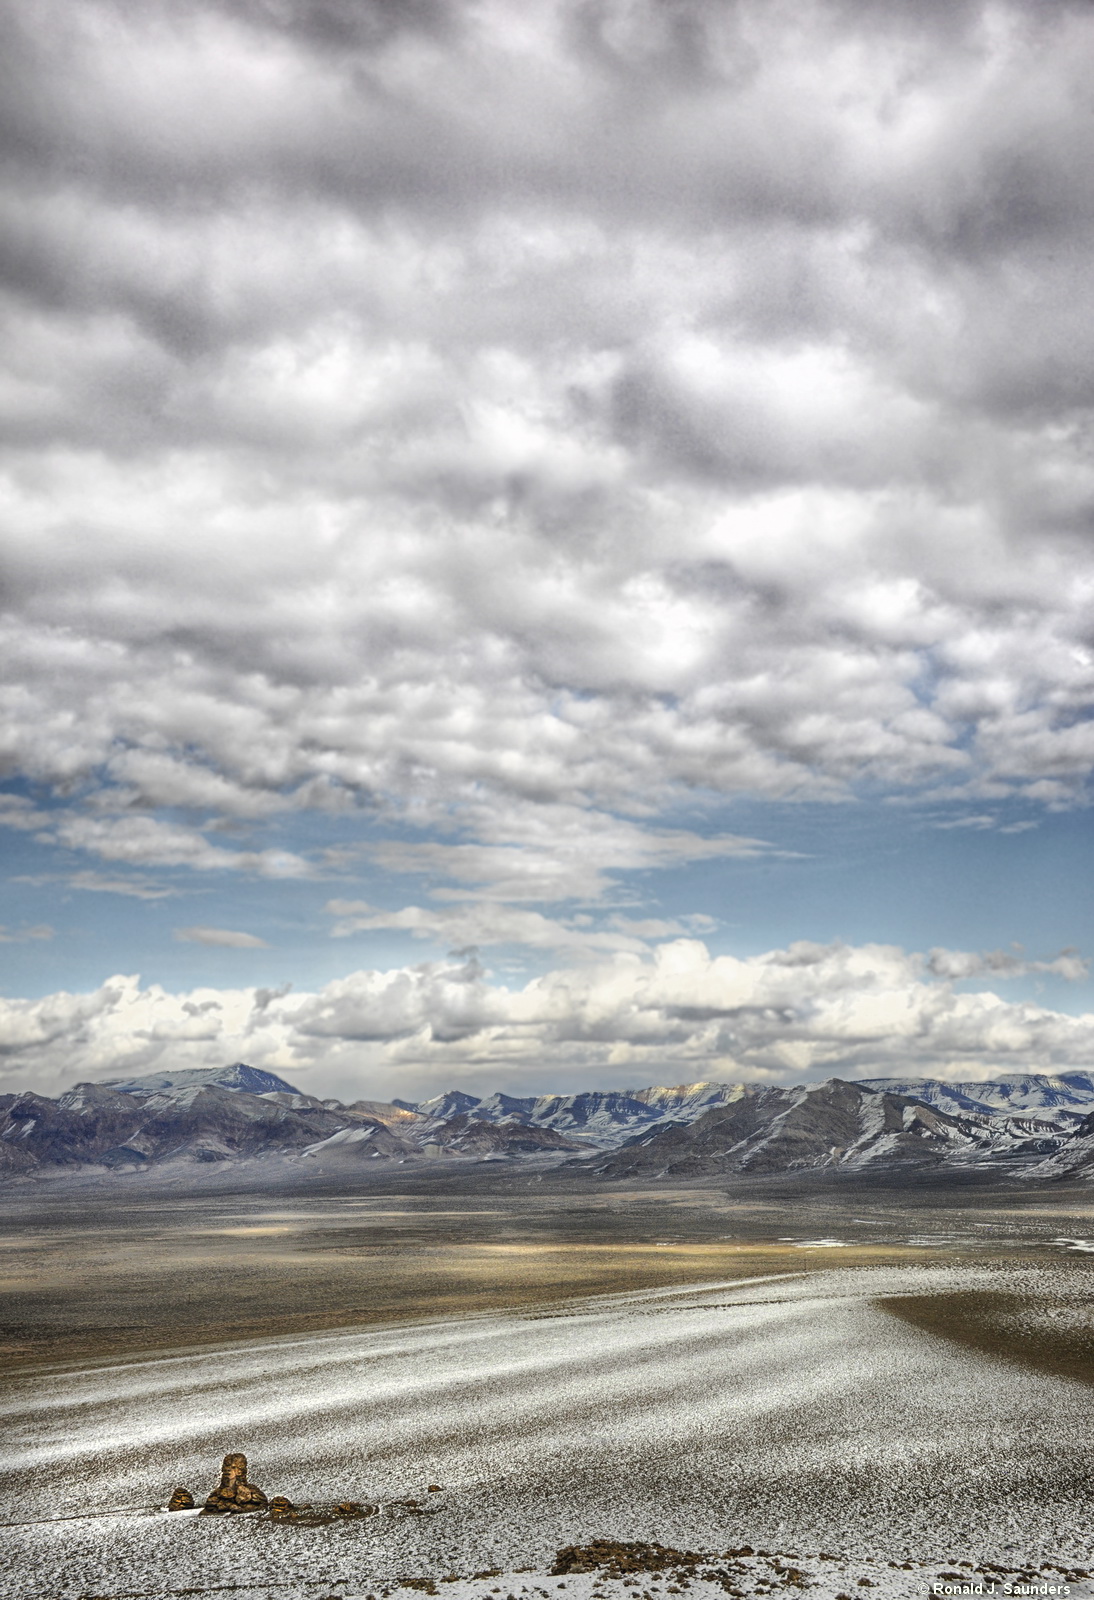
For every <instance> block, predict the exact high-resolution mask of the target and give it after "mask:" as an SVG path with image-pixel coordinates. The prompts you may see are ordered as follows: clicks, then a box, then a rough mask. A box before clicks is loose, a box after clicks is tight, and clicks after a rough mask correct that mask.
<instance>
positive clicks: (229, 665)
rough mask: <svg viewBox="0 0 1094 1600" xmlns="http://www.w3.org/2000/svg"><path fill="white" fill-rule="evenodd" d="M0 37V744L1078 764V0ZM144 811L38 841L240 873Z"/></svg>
mask: <svg viewBox="0 0 1094 1600" xmlns="http://www.w3.org/2000/svg"><path fill="white" fill-rule="evenodd" d="M3 26H4V30H5V39H4V45H5V57H6V59H7V61H8V62H9V71H10V81H9V89H10V93H9V94H8V95H7V96H6V106H5V113H4V115H5V119H6V131H7V147H8V149H9V151H10V153H11V158H10V163H9V167H8V169H7V187H6V190H5V192H4V194H3V197H2V200H0V204H2V208H3V223H4V227H3V233H4V238H5V241H6V242H5V246H4V257H3V261H2V262H0V269H2V271H3V274H4V276H3V300H2V303H0V315H2V317H3V319H4V328H5V348H6V349H7V351H8V367H7V374H6V378H5V389H4V407H5V417H6V420H7V424H8V427H7V437H8V440H9V443H8V445H7V446H6V450H5V454H4V458H3V465H4V468H5V471H6V475H7V489H6V507H7V517H8V526H7V530H6V548H7V562H8V572H7V594H8V597H9V599H8V606H9V609H8V612H7V614H6V616H5V618H4V621H3V629H4V632H3V638H2V640H0V648H3V651H4V654H5V659H6V661H7V662H8V663H9V668H10V669H11V670H10V671H9V677H8V683H9V687H8V688H7V689H6V690H5V691H4V699H3V711H4V718H3V721H4V726H5V730H6V732H5V734H4V740H5V744H4V749H3V759H4V761H5V762H6V764H7V766H6V770H8V771H10V772H12V773H17V774H22V775H24V776H26V777H29V778H31V779H32V780H36V781H42V782H44V783H47V784H53V785H57V786H59V787H60V788H62V789H63V788H65V787H66V786H67V787H69V788H71V787H72V786H74V785H75V786H80V785H92V786H105V788H106V789H107V790H108V791H109V792H110V793H111V794H112V795H113V797H114V801H115V802H116V803H117V804H119V805H121V804H130V805H139V806H146V807H166V808H172V807H176V808H177V807H182V808H191V809H194V808H196V809H199V810H207V811H209V812H213V813H215V814H216V815H217V816H231V817H238V818H249V819H252V820H253V821H255V822H256V823H257V822H261V821H263V820H265V819H269V818H271V817H272V816H273V815H275V814H277V813H280V812H281V811H282V810H283V809H285V808H286V807H289V808H291V807H293V806H331V807H335V808H337V807H339V806H343V805H350V806H352V805H356V804H362V803H364V804H366V805H374V804H380V803H382V804H386V805H393V806H395V807H397V808H399V807H404V806H408V805H409V806H410V807H411V808H413V807H414V806H415V805H418V804H422V805H425V806H427V807H428V806H431V805H432V806H435V807H436V808H437V809H438V810H443V809H444V808H446V807H449V808H450V807H451V806H452V805H454V804H459V803H462V802H467V803H468V804H474V803H475V801H476V797H479V796H481V795H482V794H483V793H489V794H492V795H494V796H497V797H501V800H502V801H511V802H512V803H513V804H515V805H518V806H519V805H521V804H524V803H531V804H540V803H550V804H558V805H563V806H566V805H570V806H576V807H583V808H589V807H593V808H598V809H600V810H602V811H608V812H611V811H624V812H628V813H631V812H634V810H635V808H637V809H638V810H639V811H641V810H643V809H644V810H645V813H646V814H647V815H655V814H657V813H658V811H659V809H660V808H661V807H662V806H663V805H665V804H666V803H668V802H669V801H670V799H671V798H672V796H674V795H676V794H678V793H679V792H681V791H702V792H703V793H714V794H719V795H731V794H737V793H741V792H748V793H755V794H760V795H767V796H776V797H781V796H790V797H793V796H813V797H818V798H827V799H839V798H841V797H844V796H846V795H847V794H848V793H849V792H850V791H851V790H852V789H853V788H854V786H855V785H856V784H858V783H861V782H867V783H869V784H872V785H875V786H876V785H880V786H882V787H884V788H888V789H895V790H901V789H903V788H905V787H907V786H909V785H910V786H913V787H914V786H922V785H928V786H934V789H935V791H936V792H939V793H942V792H948V793H951V794H958V795H963V796H967V795H972V796H976V795H980V796H982V797H984V798H985V799H988V800H991V799H998V798H1001V797H1006V796H1008V795H1014V794H1026V795H1028V796H1029V797H1030V799H1031V800H1032V801H1034V802H1035V803H1040V804H1046V805H1048V806H1050V807H1061V806H1067V805H1069V804H1073V803H1074V802H1075V801H1076V800H1077V799H1078V798H1081V796H1082V795H1083V793H1084V786H1085V783H1086V780H1087V776H1088V774H1089V771H1090V768H1091V762H1092V760H1094V724H1092V723H1091V721H1090V707H1091V703H1092V699H1094V656H1092V655H1091V651H1090V645H1089V638H1090V627H1089V624H1090V608H1091V602H1092V597H1094V558H1092V557H1091V554H1090V551H1089V548H1088V543H1087V541H1086V539H1085V529H1086V526H1087V523H1088V520H1089V515H1090V507H1091V503H1092V496H1094V479H1092V476H1091V469H1090V462H1089V455H1088V452H1087V449H1086V442H1085V441H1086V430H1087V419H1088V417H1089V412H1090V407H1091V404H1092V402H1094V395H1092V393H1091V378H1090V374H1091V371H1092V370H1094V362H1092V360H1091V356H1092V354H1094V319H1092V318H1091V316H1090V313H1089V307H1088V296H1087V295H1086V293H1085V287H1086V277H1087V267H1088V261H1089V254H1090V248H1091V242H1092V241H1091V227H1092V221H1091V219H1092V217H1094V210H1092V208H1091V204H1090V200H1091V194H1090V189H1091V179H1090V177H1089V166H1090V164H1089V162H1088V161H1086V160H1085V159H1084V158H1085V153H1086V147H1087V142H1088V128H1087V120H1086V85H1087V83H1088V81H1089V76H1090V71H1091V69H1092V67H1094V17H1092V15H1091V13H1090V11H1089V10H1088V9H1087V8H1083V7H1078V6H1075V5H1070V4H1063V3H1045V0H1038V3H1037V4H1036V5H1033V4H1032V3H1031V0H994V3H991V4H987V3H983V4H980V3H969V4H962V5H956V6H950V7H938V6H922V7H914V8H913V7H906V6H890V5H883V4H881V3H877V4H873V3H871V4H864V5H861V6H855V7H848V6H845V5H840V4H837V3H835V0H807V3H805V4H802V5H800V6H795V7H793V8H791V9H787V8H785V7H781V6H771V5H769V4H767V3H766V0H740V3H738V4H734V5H722V4H714V3H710V0H682V3H681V4H680V5H677V6H674V7H672V8H668V9H666V8H665V7H664V6H662V5H659V4H656V3H654V0H636V3H627V4H623V3H621V0H593V3H589V4H586V3H582V4H576V3H570V0H533V3H530V4H528V5H526V6H522V7H521V14H520V18H519V20H518V19H517V18H516V17H515V15H514V12H513V8H512V6H511V5H509V4H507V3H505V0H495V3H487V4H477V5H474V6H472V5H470V4H463V3H457V4H453V5H446V6H443V7H438V6H434V5H432V4H428V3H422V4H415V5H409V6H405V7H399V8H392V7H390V6H387V5H382V4H379V3H378V0H377V3H372V0H366V3H362V4H358V3H352V4H351V3H350V0H329V3H325V4H324V5H323V6H321V7H319V6H313V5H309V4H305V3H304V0H287V3H286V4H284V5H279V6H277V7H270V6H265V5H259V4H257V3H255V4H251V3H248V0H201V3H199V4H195V5H192V6H188V7H187V8H186V12H185V16H181V15H180V14H179V12H178V8H177V7H170V6H167V5H166V4H162V3H153V4H149V5H145V6H141V7H139V8H134V7H132V6H129V5H125V4H123V3H122V0H94V3H93V4H90V5H87V6H84V7H81V8H80V9H79V11H78V12H77V13H75V14H74V13H73V11H72V8H71V7H69V6H66V5H63V4H62V3H61V0H41V3H40V4H37V5H35V6H34V7H32V8H28V7H22V8H18V9H9V12H8V14H7V16H6V18H5V20H4V24H3ZM199 106H200V113H201V114H200V116H196V115H195V114H194V112H195V108H196V107H199ZM18 816H19V808H18V807H15V808H13V809H12V811H11V813H10V814H9V816H8V820H9V822H11V821H12V820H15V821H16V822H18ZM139 820H140V819H138V822H139ZM123 824H124V825H123ZM165 826H171V827H173V828H175V829H176V831H175V833H174V836H173V839H168V838H166V837H163V836H161V837H160V838H159V839H158V841H157V840H154V839H153V838H152V836H151V834H150V833H149V832H148V831H147V830H146V829H144V827H143V823H140V825H139V826H138V825H137V822H134V821H133V820H131V819H128V818H126V819H121V820H119V819H113V820H111V819H107V820H104V819H102V818H96V817H95V816H91V817H90V818H85V817H82V816H81V817H79V818H76V819H74V820H72V821H70V822H68V823H66V824H64V825H63V826H58V828H57V830H56V837H57V838H58V840H60V841H61V842H63V843H65V844H66V846H68V847H72V848H80V849H85V848H86V849H90V850H92V851H94V852H97V853H99V854H100V855H102V856H103V858H104V859H107V860H111V861H120V860H129V861H134V862H148V863H152V862H155V863H157V864H178V865H184V866H191V867H194V868H196V869H198V870H204V869H206V868H216V867H222V866H223V867H229V866H231V867H242V868H250V867H252V866H254V862H253V861H252V858H251V855H250V854H249V853H248V852H233V851H230V850H221V849H220V847H218V846H214V845H212V844H210V843H208V842H205V843H204V844H203V843H200V842H198V841H195V840H193V839H191V840H187V839H185V838H184V837H183V836H182V835H181V834H180V833H179V832H178V825H176V824H173V823H172V824H165ZM255 860H257V862H258V865H257V866H254V870H259V871H264V870H267V868H266V867H265V866H264V865H263V864H262V863H263V862H264V861H266V860H267V858H266V857H265V856H264V855H263V853H262V852H261V851H259V852H258V853H257V856H256V857H255ZM271 870H274V871H278V870H281V869H280V868H279V867H277V866H276V865H274V866H273V867H272V868H271Z"/></svg>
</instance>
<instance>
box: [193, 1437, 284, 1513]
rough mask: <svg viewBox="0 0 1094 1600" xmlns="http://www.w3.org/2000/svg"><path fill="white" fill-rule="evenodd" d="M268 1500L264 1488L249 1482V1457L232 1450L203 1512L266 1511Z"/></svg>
mask: <svg viewBox="0 0 1094 1600" xmlns="http://www.w3.org/2000/svg"><path fill="white" fill-rule="evenodd" d="M267 1504H268V1502H267V1500H266V1496H265V1495H264V1494H263V1493H262V1490H261V1489H259V1488H257V1487H256V1486H255V1485H254V1484H253V1483H248V1482H247V1457H246V1456H244V1455H240V1454H239V1453H238V1452H237V1451H232V1452H231V1453H230V1454H229V1455H226V1456H225V1457H224V1461H223V1463H222V1464H221V1469H220V1484H219V1486H218V1487H217V1488H216V1489H214V1490H213V1492H212V1494H211V1495H210V1496H209V1498H208V1499H207V1500H206V1502H205V1505H204V1506H203V1508H202V1510H203V1513H210V1514H212V1513H215V1512H222V1511H264V1510H265V1509H266V1506H267Z"/></svg>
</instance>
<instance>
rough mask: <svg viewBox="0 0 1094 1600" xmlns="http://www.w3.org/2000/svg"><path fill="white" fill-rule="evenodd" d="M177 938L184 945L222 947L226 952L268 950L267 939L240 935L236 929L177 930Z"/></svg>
mask: <svg viewBox="0 0 1094 1600" xmlns="http://www.w3.org/2000/svg"><path fill="white" fill-rule="evenodd" d="M175 938H176V939H180V940H181V941H182V942H183V943H184V944H205V945H212V946H218V945H219V946H221V947H223V948H224V949H226V950H268V949H269V948H270V947H269V945H268V944H267V943H266V941H265V939H260V938H258V936H257V935H256V934H253V933H239V932H237V931H236V930H235V929H234V928H176V929H175Z"/></svg>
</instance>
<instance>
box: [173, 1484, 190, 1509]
mask: <svg viewBox="0 0 1094 1600" xmlns="http://www.w3.org/2000/svg"><path fill="white" fill-rule="evenodd" d="M167 1509H168V1511H193V1509H194V1497H193V1495H192V1494H191V1493H190V1491H189V1489H176V1490H175V1492H174V1493H173V1494H172V1496H171V1498H170V1500H168V1502H167Z"/></svg>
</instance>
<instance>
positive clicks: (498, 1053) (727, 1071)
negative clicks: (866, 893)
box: [0, 938, 1094, 1097]
mask: <svg viewBox="0 0 1094 1600" xmlns="http://www.w3.org/2000/svg"><path fill="white" fill-rule="evenodd" d="M1082 970H1084V964H1083V963H1081V962H1079V961H1078V960H1077V959H1076V958H1072V957H1070V956H1065V957H1062V958H1061V957H1057V958H1055V959H1054V960H1052V961H1046V962H1027V963H1024V964H1020V965H1016V964H1013V963H1012V958H1010V957H1000V956H999V955H998V954H989V955H988V956H984V957H972V956H969V955H967V954H965V953H962V952H943V951H932V952H930V954H929V956H923V955H918V954H914V953H908V952H905V951H903V950H901V949H899V948H898V947H895V946H890V945H864V946H857V947H856V946H847V945H838V944H837V945H816V944H808V943H803V942H799V943H796V944H793V945H790V946H788V947H786V948H785V949H781V950H773V951H769V952H767V953H766V954H764V955H760V956H754V957H751V958H749V959H747V960H745V959H738V958H735V957H731V956H712V955H711V954H710V953H709V951H708V950H707V948H706V946H705V945H704V944H703V943H702V942H701V941H700V940H698V939H688V938H676V939H672V940H670V941H668V942H666V943H663V944H661V945H660V946H658V948H657V949H656V950H654V951H653V952H649V951H646V952H641V953H640V952H635V951H624V952H616V953H614V954H612V955H610V956H609V957H607V958H604V957H602V958H601V959H600V960H599V961H595V960H593V961H590V960H588V959H586V960H583V961H582V963H581V965H580V966H571V967H563V968H558V969H555V970H553V971H551V972H548V973H547V974H545V975H544V976H542V977H540V978H537V979H535V980H533V981H532V982H529V983H526V984H524V985H523V986H521V987H519V988H510V987H507V986H506V985H504V984H502V983H500V982H498V981H497V980H496V979H494V978H492V977H491V975H490V974H489V973H488V972H486V971H485V970H484V969H483V968H482V967H481V966H480V965H479V963H478V961H477V960H475V959H474V958H473V957H469V956H460V957H451V958H449V959H448V960H446V961H442V962H425V963H422V964H420V965H417V966H410V967H402V968H396V969H394V970H391V971H383V972H381V971H369V970H365V971H360V972H355V973H351V974H350V975H349V976H348V977H345V978H340V979H337V980H335V981H334V982H331V983H328V984H327V985H325V986H324V987H323V988H322V989H320V990H318V991H317V992H314V993H305V994H296V993H292V992H290V991H289V990H288V989H287V988H286V989H282V990H277V991H273V990H268V989H240V990H217V989H210V988H205V989H198V990H194V991H192V992H190V993H187V994H172V993H170V992H168V991H166V990H164V989H163V988H161V987H160V986H158V985H155V984H153V985H149V986H147V987H142V986H141V984H140V980H139V979H138V978H135V977H128V978H126V977H118V978H111V979H110V980H109V982H108V983H106V984H104V985H103V987H102V988H101V989H99V990H98V991H96V992H95V993H94V994H90V995H71V994H55V995H50V996H47V997H46V998H44V999H40V1000H7V1001H0V1054H2V1055H3V1057H4V1059H5V1061H6V1065H7V1073H6V1081H7V1082H8V1083H9V1084H10V1085H12V1086H18V1087H22V1086H35V1087H38V1088H39V1089H41V1090H44V1091H47V1092H48V1091H49V1090H51V1089H52V1090H56V1089H57V1088H58V1087H59V1086H60V1085H62V1084H65V1083H68V1082H71V1081H73V1080H74V1079H76V1078H80V1077H92V1078H94V1077H106V1076H109V1075H113V1076H117V1075H119V1074H121V1073H131V1072H138V1071H151V1070H152V1069H153V1068H155V1067H161V1066H166V1065H172V1066H176V1067H180V1066H192V1065H217V1064H222V1063H223V1062H226V1061H228V1060H234V1059H239V1058H242V1059H245V1060H248V1061H251V1062H252V1063H253V1064H255V1065H258V1066H264V1067H268V1068H270V1069H271V1070H274V1071H277V1072H280V1073H283V1074H285V1075H286V1076H287V1077H289V1078H290V1080H291V1079H294V1078H295V1079H298V1080H299V1081H300V1082H301V1083H302V1084H306V1085H307V1086H309V1087H311V1088H316V1089H320V1090H322V1091H324V1092H326V1091H330V1092H335V1093H344V1094H346V1095H349V1096H351V1097H352V1096H353V1095H361V1094H373V1095H397V1094H401V1095H403V1096H411V1097H413V1096H416V1095H423V1094H426V1093H429V1092H433V1091H434V1090H437V1089H440V1088H444V1087H446V1086H450V1085H453V1084H458V1083H467V1084H471V1085H473V1086H476V1087H478V1088H482V1089H487V1088H496V1087H498V1086H499V1084H500V1085H502V1086H504V1087H508V1088H510V1089H518V1090H519V1089H522V1088H523V1089H528V1090H535V1091H541V1090H550V1089H552V1088H559V1089H566V1088H576V1087H579V1086H583V1087H589V1086H590V1085H592V1084H603V1085H605V1086H611V1085H615V1086H617V1087H618V1086H622V1085H624V1084H626V1083H632V1084H633V1083H635V1082H638V1081H651V1082H652V1081H673V1082H675V1081H678V1080H681V1079H684V1078H688V1079H694V1078H698V1077H715V1078H728V1079H741V1078H745V1079H753V1080H759V1081H765V1082H779V1083H787V1082H797V1081H800V1080H805V1079H815V1078H820V1077H827V1076H830V1075H839V1076H844V1077H875V1076H886V1075H909V1074H910V1075H925V1076H937V1077H943V1078H950V1079H954V1078H963V1077H966V1078H977V1077H988V1076H991V1075H994V1074H997V1073H999V1072H1016V1071H1017V1072H1020V1071H1040V1072H1045V1071H1055V1070H1063V1069H1066V1068H1068V1067H1077V1066H1083V1067H1085V1066H1089V1064H1090V1061H1091V1059H1092V1058H1094V1016H1090V1015H1079V1016H1072V1015H1069V1014H1067V1013H1063V1012H1058V1011H1053V1010H1051V1009H1049V1008H1047V1007H1044V1006H1042V1005H1039V1004H1035V1003H1032V1002H1030V1001H1025V1000H1023V1001H1013V1002H1011V1001H1006V1000H1004V999H1002V998H1001V997H1000V996H999V995H998V994H997V993H996V992H995V991H994V989H991V988H984V989H982V990H980V991H977V992H971V993H970V992H960V991H958V990H957V989H955V988H954V982H953V980H954V979H956V978H961V979H965V978H968V977H973V976H979V977H987V978H988V979H992V978H995V977H1000V976H1002V977H1008V976H1016V975H1018V973H1019V971H1028V972H1045V973H1056V974H1059V975H1063V976H1065V977H1070V978H1077V977H1079V976H1080V975H1081V971H1082Z"/></svg>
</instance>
